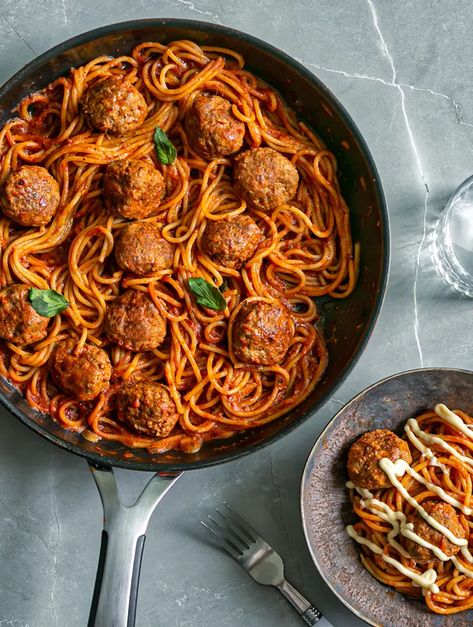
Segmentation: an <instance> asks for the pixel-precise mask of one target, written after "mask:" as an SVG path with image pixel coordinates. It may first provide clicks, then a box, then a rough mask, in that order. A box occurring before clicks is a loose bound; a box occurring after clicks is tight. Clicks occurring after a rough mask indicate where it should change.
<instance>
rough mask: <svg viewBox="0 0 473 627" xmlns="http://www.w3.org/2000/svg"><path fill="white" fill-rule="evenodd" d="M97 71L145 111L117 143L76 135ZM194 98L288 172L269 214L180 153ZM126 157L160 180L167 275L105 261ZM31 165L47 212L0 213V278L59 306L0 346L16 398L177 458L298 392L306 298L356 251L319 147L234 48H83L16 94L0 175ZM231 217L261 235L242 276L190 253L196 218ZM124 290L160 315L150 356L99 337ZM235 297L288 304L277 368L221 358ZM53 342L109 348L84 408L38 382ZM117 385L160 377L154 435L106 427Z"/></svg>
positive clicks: (307, 371)
mask: <svg viewBox="0 0 473 627" xmlns="http://www.w3.org/2000/svg"><path fill="white" fill-rule="evenodd" d="M112 76H113V77H121V78H122V79H123V81H127V82H128V83H129V84H132V85H134V87H135V88H137V89H138V90H139V92H140V93H141V94H142V95H143V96H144V98H145V101H146V107H147V112H146V118H145V120H144V122H143V124H142V125H141V126H140V127H139V128H138V130H136V131H134V132H133V133H130V134H128V135H126V136H122V137H116V136H112V135H108V134H106V133H99V132H97V131H96V130H91V128H90V127H89V126H88V124H87V120H86V117H85V115H84V111H83V110H82V108H81V99H82V97H83V94H84V93H85V91H86V90H87V88H88V87H90V85H93V84H94V83H96V82H97V81H101V80H102V79H104V78H106V77H112ZM202 92H204V93H209V94H218V95H220V96H222V97H224V98H225V99H227V100H228V101H229V102H230V103H231V111H232V114H233V115H234V116H235V118H236V119H237V120H239V121H241V122H242V123H243V124H244V125H245V144H246V148H249V147H259V146H265V147H269V148H272V149H274V150H275V151H277V152H279V153H283V154H284V155H285V156H287V157H288V158H289V159H290V161H291V162H292V163H293V164H294V165H295V167H296V168H297V171H298V174H299V177H300V181H299V185H298V188H297V195H296V197H295V198H294V200H292V201H290V202H287V203H284V204H282V205H281V206H278V207H277V208H276V209H274V210H272V211H269V212H265V211H261V210H259V209H255V208H254V207H252V206H248V205H247V203H246V202H245V201H244V200H242V199H241V198H240V197H239V196H238V195H237V194H236V192H235V190H234V188H233V186H232V169H233V159H232V158H231V157H224V158H221V157H220V158H214V159H204V158H202V157H201V156H199V154H198V153H197V152H196V151H195V150H194V149H193V146H192V145H191V143H190V141H189V138H188V135H187V133H186V130H185V125H184V124H183V119H184V116H185V115H186V112H187V111H188V109H189V107H190V106H191V104H192V102H193V100H194V99H195V97H196V96H197V95H198V94H199V93H202ZM157 127H159V128H161V129H162V130H164V131H165V132H166V133H167V135H168V137H169V138H170V140H171V141H172V142H173V144H174V146H175V147H176V149H177V159H176V160H175V161H174V163H173V164H172V165H162V164H161V163H160V162H159V161H158V159H157V158H156V154H155V146H154V143H153V134H154V132H155V129H156V128H157ZM130 158H133V159H141V160H144V161H146V162H148V163H150V164H152V165H153V166H154V167H156V168H157V169H158V170H159V171H160V172H161V173H162V176H163V178H164V181H165V197H164V198H163V200H162V201H161V204H160V206H159V211H158V212H157V213H156V214H155V215H153V216H151V217H149V218H146V222H150V223H153V224H156V225H159V227H160V228H162V234H163V236H164V238H165V239H166V240H167V241H168V242H170V243H171V244H173V246H174V247H175V253H174V258H173V265H172V268H170V269H165V270H160V271H157V272H150V273H148V274H146V275H144V276H138V275H134V274H130V273H126V272H125V271H123V270H121V269H119V268H118V267H117V266H116V264H115V262H114V259H113V248H114V243H115V240H116V238H117V236H119V234H120V232H121V231H122V229H123V228H124V227H125V225H126V224H129V223H127V222H126V221H125V220H124V219H123V218H121V217H116V216H113V215H110V213H109V212H108V211H107V210H106V209H105V208H104V202H103V172H104V168H105V166H107V165H108V164H110V163H111V162H114V161H118V160H123V159H130ZM30 164H34V165H41V166H44V167H45V168H47V170H48V171H49V172H50V173H51V174H52V175H53V176H54V178H55V179H56V180H57V182H58V183H59V190H60V202H59V210H58V212H57V214H56V215H55V217H54V218H53V220H52V221H51V222H50V223H49V224H48V225H47V226H44V227H39V228H30V229H26V228H21V227H19V226H18V224H16V223H15V222H13V221H12V220H10V219H9V218H8V217H6V216H2V218H1V219H0V247H1V248H0V251H1V269H0V281H1V286H2V287H6V286H9V285H12V284H14V283H22V284H27V285H28V286H30V287H34V288H38V289H53V290H55V291H56V292H59V293H60V294H62V295H63V296H64V297H65V298H66V299H67V301H68V303H69V307H68V308H67V309H66V310H65V311H63V312H62V313H60V314H58V315H56V316H55V317H54V318H53V319H52V321H51V322H50V325H49V327H48V335H47V337H46V338H45V339H44V340H42V341H40V342H37V343H36V344H33V345H30V346H22V345H18V344H15V343H14V342H5V343H4V344H3V345H2V346H3V348H2V354H1V360H0V372H1V374H2V375H3V376H5V377H7V378H8V379H9V380H10V381H11V382H12V383H13V384H14V385H16V386H17V387H18V388H19V389H20V390H21V391H22V392H23V393H24V395H25V397H26V399H27V401H28V403H29V404H30V405H31V406H33V407H35V408H37V409H39V410H41V411H43V412H46V413H49V414H51V415H52V416H53V417H54V418H55V419H56V420H58V421H59V422H60V423H61V424H62V425H63V426H64V427H65V428H67V429H73V430H76V431H79V432H81V433H82V434H83V436H84V437H86V438H88V439H90V440H92V441H94V440H97V439H99V438H104V439H108V440H115V441H119V442H121V443H122V444H123V445H125V446H129V447H142V448H148V449H149V450H150V451H151V452H156V453H160V452H164V451H167V450H170V449H181V450H184V451H188V452H192V451H196V450H198V449H199V448H200V446H201V445H202V444H203V442H205V441H206V440H209V439H215V438H222V437H229V436H231V435H233V434H235V433H237V432H239V431H242V430H245V429H249V428H254V427H259V426H261V425H264V424H266V423H269V422H271V421H272V420H275V419H276V418H278V417H279V416H281V415H282V414H285V413H286V412H287V411H288V410H290V409H291V408H293V407H294V406H296V405H297V404H299V403H300V402H301V401H302V400H303V399H304V398H306V397H307V396H308V395H309V394H310V392H311V391H312V390H313V388H314V386H315V385H316V384H317V382H318V380H319V379H320V377H321V376H322V374H323V371H324V369H325V367H326V363H327V351H326V348H325V345H324V341H323V338H322V336H321V334H320V332H319V331H318V330H317V328H316V327H315V326H314V325H315V322H316V321H317V309H316V305H315V302H314V300H313V298H314V297H319V296H322V295H330V296H331V297H333V298H345V297H347V296H348V295H349V294H350V293H351V291H352V290H353V288H354V285H355V281H356V273H357V266H358V254H359V253H358V247H357V246H353V245H352V241H351V233H350V224H349V212H348V209H347V207H346V204H345V202H344V200H343V198H342V196H341V194H340V190H339V186H338V182H337V178H336V162H335V158H334V155H333V154H332V153H331V152H329V151H328V150H327V149H326V147H325V146H324V145H323V143H322V142H321V141H320V139H319V138H318V137H316V136H315V135H314V133H313V132H312V131H311V130H310V129H309V128H308V127H307V126H306V125H305V124H304V123H302V122H298V121H297V119H296V117H295V115H294V113H293V112H292V111H291V110H289V109H288V108H287V107H286V105H285V103H284V102H283V101H282V99H281V97H280V95H279V94H278V93H277V92H276V91H275V90H273V89H271V88H270V87H268V86H267V85H266V84H265V83H263V82H262V81H261V80H260V79H258V78H257V77H256V76H254V75H253V74H252V73H250V72H249V71H247V70H246V69H245V68H244V59H243V58H242V56H241V55H240V54H239V53H237V52H235V51H233V50H227V49H220V48H215V47H209V46H203V47H199V46H198V45H197V44H195V43H193V42H191V41H175V42H172V43H170V44H169V45H163V44H160V43H155V42H146V43H142V44H140V45H138V46H137V47H136V48H135V49H134V50H133V52H132V54H131V55H130V56H121V57H117V58H111V57H104V56H103V57H98V58H95V59H93V60H92V61H90V62H89V63H87V64H85V65H83V66H81V67H78V68H75V69H73V70H71V72H70V75H68V76H64V77H61V78H58V79H57V80H56V81H54V82H53V83H52V84H50V85H49V86H48V87H46V88H45V89H44V90H43V91H40V92H36V93H33V94H31V95H30V96H28V97H27V98H25V99H24V100H23V101H22V102H21V103H20V104H19V106H18V115H17V117H16V118H14V119H12V120H10V121H8V122H7V123H6V124H5V125H4V126H3V128H2V129H1V130H0V184H1V183H4V182H5V180H6V179H7V177H8V175H9V174H10V173H11V172H12V171H15V170H16V169H17V168H19V167H20V166H22V165H30ZM242 213H245V214H246V215H250V216H251V217H252V218H253V220H254V221H255V222H256V223H257V225H258V226H259V227H260V229H261V230H262V232H263V233H264V240H263V241H262V242H261V244H260V245H259V247H258V249H257V251H256V253H255V254H254V256H253V257H252V258H251V259H250V260H249V261H248V262H247V263H245V265H244V267H243V268H242V269H241V270H235V269H231V268H224V267H222V266H221V265H218V264H217V263H215V262H214V261H212V259H211V258H209V257H208V256H207V255H205V254H204V253H203V251H202V247H201V240H202V235H203V232H204V230H205V227H206V224H207V223H209V222H211V221H220V220H222V219H229V218H234V217H236V216H239V215H240V214H242ZM191 277H201V278H203V279H205V280H206V281H208V282H210V283H212V284H213V285H215V286H216V287H218V288H219V289H220V291H221V292H222V294H223V296H224V298H225V301H226V307H225V310H224V311H213V310H211V309H207V308H204V307H201V306H198V305H197V304H196V302H195V300H194V298H193V297H192V294H191V293H190V292H189V289H188V283H187V281H188V279H189V278H191ZM124 289H133V290H138V291H141V292H144V293H146V294H148V295H149V296H150V298H151V299H152V301H153V303H154V304H155V306H156V307H157V308H158V310H159V312H160V314H161V315H162V317H163V318H164V319H165V321H166V324H167V335H166V339H165V341H164V343H163V344H162V345H161V346H159V347H158V348H156V349H155V350H150V351H136V352H134V351H130V350H126V349H124V348H120V347H119V346H117V345H115V344H113V343H112V342H110V340H109V339H107V337H106V335H105V333H104V321H105V319H106V315H107V309H108V307H109V306H110V304H111V303H112V302H113V301H114V300H115V299H116V298H117V297H118V296H119V295H120V294H121V293H122V292H123V290H124ZM246 298H256V299H262V300H263V301H265V302H277V303H282V304H283V305H284V306H285V307H287V308H288V310H289V311H290V316H291V319H292V321H293V327H294V336H293V338H292V340H291V342H290V347H289V350H288V352H287V354H286V355H285V357H284V359H283V360H282V361H281V362H280V363H278V364H277V365H274V366H255V365H252V366H251V365H245V364H242V363H238V362H236V361H235V360H234V359H232V346H231V343H232V341H231V333H230V334H229V325H230V327H231V325H232V320H233V317H232V314H233V313H234V312H235V310H236V309H237V308H238V307H239V305H240V304H241V302H242V300H244V299H246ZM230 331H231V328H230ZM67 338H74V339H75V340H76V341H77V342H78V347H79V348H80V347H83V346H84V345H85V344H86V343H88V344H91V345H94V346H97V347H101V348H104V349H105V350H106V351H107V352H108V354H109V357H110V360H111V364H112V367H113V373H112V378H111V383H110V386H109V387H108V388H107V389H106V390H104V391H102V392H101V394H100V395H99V396H98V397H97V398H95V399H94V400H92V401H87V402H83V401H78V400H77V399H75V398H74V397H72V396H70V395H68V394H66V393H64V392H63V391H62V390H61V389H59V388H58V387H57V386H56V385H55V384H54V382H53V380H52V378H51V375H50V368H49V364H50V362H51V359H52V356H53V353H54V351H55V349H56V347H57V345H58V343H59V342H61V341H63V340H65V339H67ZM228 338H230V339H228ZM129 381H157V382H162V383H165V384H166V385H167V386H168V388H169V390H170V394H171V396H172V399H173V400H174V402H175V404H176V407H177V411H178V413H179V420H178V423H177V424H176V426H175V427H174V429H173V431H172V432H171V433H170V435H169V436H167V437H164V438H157V437H152V436H148V435H143V434H140V433H138V432H135V431H134V430H133V429H131V428H130V427H129V426H127V425H126V424H124V423H123V422H120V421H119V420H117V418H116V415H115V411H114V403H115V401H114V398H115V395H116V392H117V391H118V390H119V389H120V387H121V386H122V384H123V383H124V382H129Z"/></svg>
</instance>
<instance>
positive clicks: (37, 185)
mask: <svg viewBox="0 0 473 627" xmlns="http://www.w3.org/2000/svg"><path fill="white" fill-rule="evenodd" d="M59 200H60V194H59V185H58V183H57V181H56V179H55V178H53V177H52V176H51V175H50V174H49V172H48V171H47V170H46V168H42V167H40V166H38V165H23V166H21V167H20V168H18V170H13V171H12V172H10V174H9V175H8V177H7V180H6V181H5V184H4V186H3V190H2V193H1V196H0V204H1V208H2V211H3V213H4V214H5V215H6V216H8V217H9V218H11V219H12V220H14V221H15V222H18V224H21V225H22V226H43V225H45V224H48V222H51V219H52V218H53V216H54V215H55V213H56V211H57V208H58V206H59Z"/></svg>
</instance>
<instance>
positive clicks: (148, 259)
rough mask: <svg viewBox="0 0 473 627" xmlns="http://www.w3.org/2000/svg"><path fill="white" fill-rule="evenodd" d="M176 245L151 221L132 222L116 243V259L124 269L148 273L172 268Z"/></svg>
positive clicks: (136, 272) (137, 272)
mask: <svg viewBox="0 0 473 627" xmlns="http://www.w3.org/2000/svg"><path fill="white" fill-rule="evenodd" d="M173 258H174V245H173V244H171V242H168V241H167V240H166V239H164V237H163V236H162V234H161V231H160V229H159V228H158V227H157V226H155V225H154V224H151V223H149V222H132V223H131V224H127V226H125V228H124V229H123V230H122V232H121V234H120V237H119V239H118V241H117V243H116V244H115V259H116V260H117V263H118V265H119V266H120V268H122V269H123V270H127V271H129V272H134V273H135V274H147V273H148V272H157V271H158V270H165V269H166V268H172V262H173Z"/></svg>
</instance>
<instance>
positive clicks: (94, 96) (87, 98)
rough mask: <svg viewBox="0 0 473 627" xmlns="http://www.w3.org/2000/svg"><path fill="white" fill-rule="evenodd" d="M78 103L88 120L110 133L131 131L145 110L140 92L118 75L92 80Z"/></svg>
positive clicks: (141, 121) (141, 118)
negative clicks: (96, 80)
mask: <svg viewBox="0 0 473 627" xmlns="http://www.w3.org/2000/svg"><path fill="white" fill-rule="evenodd" d="M81 105H82V111H83V113H84V115H85V117H86V118H87V120H88V122H89V124H90V125H91V126H93V127H94V128H96V129H97V130H99V131H100V132H102V133H110V134H111V135H126V133H131V131H135V130H136V129H137V128H139V127H140V126H141V125H142V124H143V122H144V121H145V118H146V113H147V105H146V100H145V99H144V97H143V95H142V94H141V93H140V92H139V91H138V90H137V89H136V87H134V86H133V85H131V84H130V83H129V82H128V81H126V80H125V79H124V78H123V77H121V76H110V77H109V78H106V79H105V80H102V81H100V82H98V83H94V84H93V85H92V86H91V87H89V88H88V89H87V90H86V91H85V93H84V95H83V96H82V99H81Z"/></svg>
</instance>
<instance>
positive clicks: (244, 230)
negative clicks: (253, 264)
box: [201, 215, 263, 270]
mask: <svg viewBox="0 0 473 627" xmlns="http://www.w3.org/2000/svg"><path fill="white" fill-rule="evenodd" d="M262 239H263V233H262V231H261V229H260V228H259V226H258V225H257V224H256V222H255V221H254V220H253V219H252V218H250V216H245V215H239V216H236V217H235V218H232V219H230V220H215V221H214V220H212V221H210V220H209V222H208V223H207V226H206V227H205V231H204V234H203V236H202V241H201V245H202V250H203V252H204V253H205V254H206V255H208V256H209V257H210V258H211V259H213V261H215V263H218V264H219V265H220V266H225V267H226V268H232V269H233V270H239V269H240V268H241V267H242V265H243V264H244V263H245V262H246V261H248V259H251V257H253V255H254V253H255V250H256V249H257V248H258V245H259V244H260V242H261V241H262Z"/></svg>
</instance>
